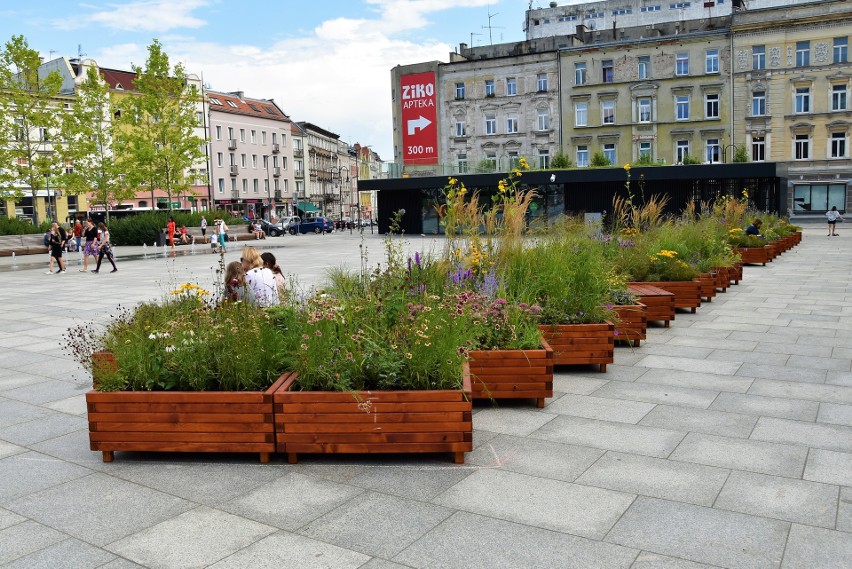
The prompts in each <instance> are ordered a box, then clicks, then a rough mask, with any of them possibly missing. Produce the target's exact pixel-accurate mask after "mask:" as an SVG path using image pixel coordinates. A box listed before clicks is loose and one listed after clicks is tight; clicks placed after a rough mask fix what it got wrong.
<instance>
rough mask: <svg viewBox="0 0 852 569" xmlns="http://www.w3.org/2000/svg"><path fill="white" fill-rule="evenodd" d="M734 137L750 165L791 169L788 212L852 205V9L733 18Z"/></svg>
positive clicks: (840, 4)
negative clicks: (772, 164) (774, 164)
mask: <svg viewBox="0 0 852 569" xmlns="http://www.w3.org/2000/svg"><path fill="white" fill-rule="evenodd" d="M731 29H732V31H733V48H734V57H733V63H734V72H733V85H734V93H735V96H734V115H733V116H734V133H735V139H736V141H737V143H742V144H745V145H746V146H747V147H748V151H749V157H750V159H751V160H752V161H755V162H762V161H774V162H784V163H786V164H787V172H788V179H789V183H790V187H789V189H788V196H789V198H788V210H789V212H790V213H791V214H793V215H808V214H822V213H824V212H825V211H827V210H829V209H831V207H832V206H837V208H838V209H839V210H841V211H846V210H847V209H848V208H849V207H850V205H852V196H850V191H849V181H850V179H852V161H850V128H851V127H852V93H850V90H852V63H850V52H849V43H850V39H852V4H850V3H849V2H846V1H843V0H824V1H818V2H808V3H797V4H794V5H790V6H788V7H786V8H784V9H783V10H777V9H776V10H773V9H764V10H749V11H745V12H740V13H737V14H736V15H735V17H734V19H733V23H732V27H731Z"/></svg>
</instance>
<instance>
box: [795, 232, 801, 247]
mask: <svg viewBox="0 0 852 569" xmlns="http://www.w3.org/2000/svg"><path fill="white" fill-rule="evenodd" d="M793 237H795V240H794V243H795V244H796V245H798V244H799V243H801V242H802V232H801V231H797V232H795V233H794V234H793Z"/></svg>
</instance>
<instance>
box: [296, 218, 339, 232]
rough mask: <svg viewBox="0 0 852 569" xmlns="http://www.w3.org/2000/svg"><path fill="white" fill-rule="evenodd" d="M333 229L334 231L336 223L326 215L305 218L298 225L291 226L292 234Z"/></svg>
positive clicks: (330, 230)
mask: <svg viewBox="0 0 852 569" xmlns="http://www.w3.org/2000/svg"><path fill="white" fill-rule="evenodd" d="M332 231H334V224H333V223H331V220H329V219H327V218H325V217H314V218H311V219H305V220H303V221H302V222H301V223H299V225H298V226H295V225H294V226H291V227H290V235H296V233H303V234H304V233H331V232H332Z"/></svg>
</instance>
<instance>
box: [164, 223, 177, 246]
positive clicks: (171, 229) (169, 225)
mask: <svg viewBox="0 0 852 569" xmlns="http://www.w3.org/2000/svg"><path fill="white" fill-rule="evenodd" d="M175 229H176V226H175V218H174V217H172V216H169V222H168V223H167V224H166V233H167V234H168V236H169V245H170V246H171V248H172V250H173V251H174V248H175Z"/></svg>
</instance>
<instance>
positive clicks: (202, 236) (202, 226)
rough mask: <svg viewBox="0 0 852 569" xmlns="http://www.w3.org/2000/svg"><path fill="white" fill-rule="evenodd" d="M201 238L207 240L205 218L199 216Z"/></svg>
mask: <svg viewBox="0 0 852 569" xmlns="http://www.w3.org/2000/svg"><path fill="white" fill-rule="evenodd" d="M201 238H202V239H201V240H202V241H207V218H206V217H204V216H203V215H202V216H201Z"/></svg>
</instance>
